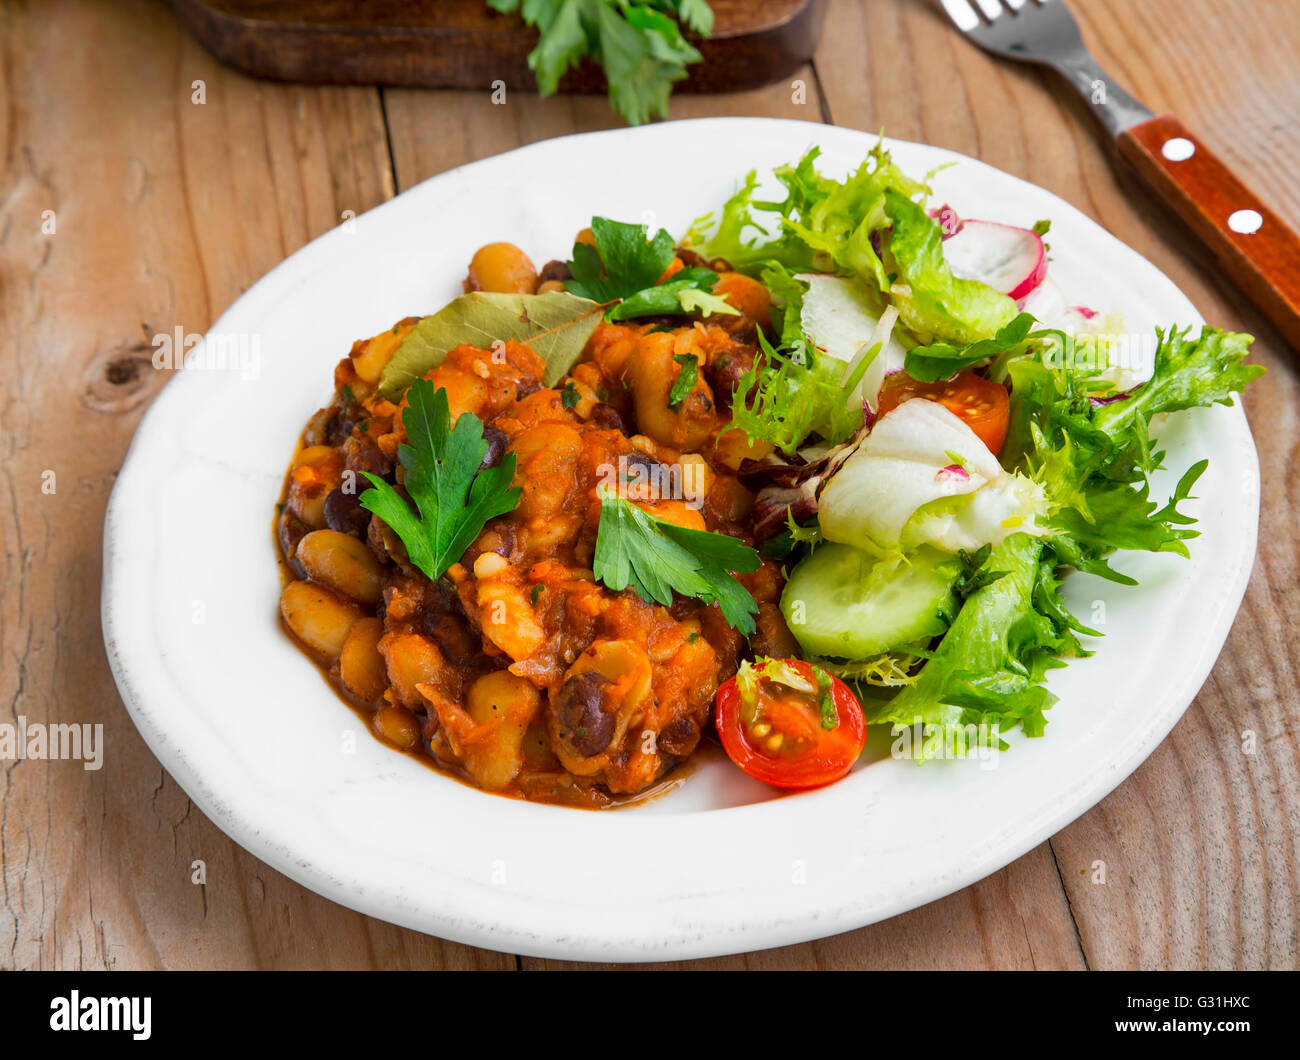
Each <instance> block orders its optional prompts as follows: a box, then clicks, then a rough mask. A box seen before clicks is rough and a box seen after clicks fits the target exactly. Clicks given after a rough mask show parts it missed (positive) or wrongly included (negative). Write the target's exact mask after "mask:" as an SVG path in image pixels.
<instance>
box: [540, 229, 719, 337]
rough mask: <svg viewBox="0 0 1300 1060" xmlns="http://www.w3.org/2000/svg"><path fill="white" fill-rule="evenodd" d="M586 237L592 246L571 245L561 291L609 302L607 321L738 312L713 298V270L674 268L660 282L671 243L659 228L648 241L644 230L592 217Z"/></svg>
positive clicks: (672, 252)
mask: <svg viewBox="0 0 1300 1060" xmlns="http://www.w3.org/2000/svg"><path fill="white" fill-rule="evenodd" d="M591 234H592V239H593V241H594V244H595V245H594V246H593V245H592V244H590V243H574V244H573V260H572V261H570V262H569V263H568V266H569V272H570V274H571V277H572V278H571V279H569V280H567V281H566V282H565V285H564V286H565V288H566V290H568V291H569V292H570V293H571V294H575V295H579V296H580V297H582V298H588V299H591V300H592V301H594V302H600V303H602V304H606V305H610V304H611V303H613V304H612V305H610V308H609V310H608V311H607V312H606V314H605V315H606V318H607V319H609V320H632V319H635V318H637V317H649V316H675V315H678V314H683V313H696V312H698V313H701V314H702V315H704V316H708V315H710V314H711V313H719V312H721V313H731V314H734V313H736V312H737V311H736V310H735V309H733V308H732V307H731V305H730V304H729V303H727V302H726V301H724V300H723V299H722V298H720V297H719V296H717V295H715V294H714V293H713V285H714V284H715V283H717V282H718V274H717V273H716V272H714V271H713V270H712V269H706V268H702V267H700V266H698V265H697V266H692V267H690V268H685V269H678V271H677V272H675V273H673V275H672V276H670V277H668V278H667V279H666V280H664V281H663V282H662V283H661V282H660V278H661V277H662V276H663V275H664V273H665V272H666V271H667V269H668V266H669V265H671V264H672V261H673V257H674V255H675V253H676V243H675V241H674V240H673V237H672V236H671V235H669V234H668V231H667V230H666V229H663V228H661V229H659V231H658V232H657V233H656V234H655V236H654V238H653V239H651V238H650V233H649V230H648V229H647V228H646V226H645V225H638V224H627V223H625V222H622V221H611V220H609V219H608V218H605V217H593V218H592V219H591Z"/></svg>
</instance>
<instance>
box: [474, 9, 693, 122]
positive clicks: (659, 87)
mask: <svg viewBox="0 0 1300 1060" xmlns="http://www.w3.org/2000/svg"><path fill="white" fill-rule="evenodd" d="M488 6H489V7H491V8H492V9H493V10H495V11H502V12H511V11H518V12H519V13H520V16H521V17H522V18H523V20H524V21H525V22H526V23H527V24H528V25H530V26H535V27H536V28H537V29H538V30H539V32H540V36H539V38H538V41H537V47H536V48H534V49H533V51H532V54H530V55H529V56H528V65H529V66H530V67H532V69H533V72H534V73H535V74H536V75H537V91H538V93H539V94H540V95H543V96H549V95H551V94H553V93H554V92H555V91H556V89H557V88H559V84H560V78H562V77H563V76H564V74H565V72H566V71H567V70H568V69H569V68H570V67H572V66H576V65H577V64H578V62H579V61H580V60H581V59H582V57H583V56H590V57H591V58H592V59H593V60H595V62H597V63H598V64H599V65H600V66H601V67H602V68H603V69H604V71H605V79H606V80H607V81H608V82H609V101H610V103H611V104H612V105H613V107H614V109H615V110H617V111H618V112H619V113H620V114H621V115H623V117H624V118H625V119H626V120H627V121H628V122H629V123H630V124H632V125H641V124H643V123H645V122H647V121H649V120H650V118H652V117H654V116H655V115H658V116H659V117H662V118H666V117H668V96H669V93H670V92H672V87H673V83H674V82H675V81H680V80H681V79H682V78H684V77H685V76H686V67H687V66H688V65H690V64H691V63H697V62H699V61H700V53H699V52H698V51H697V50H696V49H695V47H694V46H693V45H692V44H691V43H690V42H689V41H688V40H687V39H686V38H685V37H684V36H682V30H681V25H685V26H686V27H687V28H689V29H691V30H693V31H694V32H695V33H698V34H699V35H700V36H701V37H707V36H709V34H710V33H712V32H713V11H712V9H711V8H710V7H709V5H708V3H707V0H488ZM679 22H680V23H681V25H679Z"/></svg>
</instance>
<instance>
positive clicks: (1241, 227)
mask: <svg viewBox="0 0 1300 1060" xmlns="http://www.w3.org/2000/svg"><path fill="white" fill-rule="evenodd" d="M1263 223H1264V218H1262V217H1261V216H1260V215H1259V211H1258V210H1237V211H1236V212H1235V213H1233V214H1230V215H1229V217H1228V227H1229V228H1231V229H1232V230H1233V231H1234V232H1240V233H1241V234H1242V235H1243V236H1248V235H1250V234H1251V232H1258V231H1259V228H1260V225H1262V224H1263Z"/></svg>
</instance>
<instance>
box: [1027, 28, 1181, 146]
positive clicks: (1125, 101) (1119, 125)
mask: <svg viewBox="0 0 1300 1060" xmlns="http://www.w3.org/2000/svg"><path fill="white" fill-rule="evenodd" d="M1050 65H1051V66H1052V67H1054V68H1055V69H1056V70H1057V71H1058V72H1059V73H1060V74H1061V75H1062V76H1063V77H1064V78H1065V79H1066V80H1067V81H1069V82H1070V84H1072V85H1073V86H1074V87H1075V88H1076V89H1078V90H1079V93H1080V94H1081V95H1082V96H1083V99H1084V102H1085V103H1087V104H1088V109H1089V110H1091V111H1092V112H1093V114H1095V115H1096V116H1097V119H1098V120H1099V121H1100V122H1101V123H1102V125H1104V126H1105V127H1106V131H1107V132H1109V133H1110V134H1111V136H1118V135H1119V134H1120V133H1122V132H1123V131H1124V130H1125V129H1129V128H1132V127H1133V126H1134V125H1138V124H1140V123H1141V122H1144V121H1148V120H1149V119H1151V118H1153V117H1155V115H1154V114H1152V112H1151V111H1149V110H1148V109H1147V108H1146V107H1144V106H1143V105H1142V104H1141V103H1139V102H1138V101H1137V100H1136V99H1134V98H1133V97H1132V96H1130V95H1129V94H1128V93H1127V92H1125V91H1124V90H1123V89H1122V88H1120V87H1119V85H1118V84H1117V83H1116V82H1115V80H1114V79H1113V78H1111V77H1110V76H1109V75H1108V74H1107V73H1106V71H1104V70H1103V69H1102V68H1101V67H1100V66H1098V65H1097V62H1096V60H1095V59H1093V57H1092V56H1091V55H1089V54H1088V53H1087V52H1086V51H1083V50H1082V49H1080V50H1079V51H1078V52H1077V53H1075V54H1073V55H1070V56H1067V57H1063V58H1060V59H1055V60H1052V61H1051V63H1050Z"/></svg>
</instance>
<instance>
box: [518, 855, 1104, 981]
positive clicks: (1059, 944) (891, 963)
mask: <svg viewBox="0 0 1300 1060" xmlns="http://www.w3.org/2000/svg"><path fill="white" fill-rule="evenodd" d="M629 967H637V968H642V967H645V968H656V969H663V970H679V969H686V970H692V971H709V970H741V969H758V970H778V969H779V970H788V969H798V970H821V971H844V970H864V969H866V970H874V969H904V970H914V969H954V968H960V969H984V968H998V969H1014V970H1020V971H1027V970H1032V969H1035V968H1052V969H1062V968H1064V969H1075V970H1079V969H1082V968H1083V967H1084V963H1083V954H1082V952H1081V950H1080V948H1079V943H1078V938H1077V936H1076V934H1075V931H1074V927H1073V923H1072V921H1071V919H1070V910H1069V907H1068V905H1067V903H1066V900H1065V893H1064V892H1063V891H1062V889H1061V881H1060V878H1059V877H1058V876H1057V872H1056V864H1055V862H1054V860H1053V858H1052V853H1051V851H1050V850H1049V849H1048V847H1047V844H1046V843H1044V844H1042V845H1041V846H1039V847H1037V848H1035V849H1034V850H1032V851H1030V852H1029V853H1028V854H1026V855H1025V856H1024V857H1023V858H1020V859H1019V860H1018V861H1016V862H1014V863H1012V864H1011V865H1008V866H1007V867H1006V868H1005V869H1002V870H1001V871H1000V872H995V873H994V874H993V875H992V876H989V877H988V878H986V879H984V880H981V881H980V882H979V883H977V884H974V885H973V886H971V887H967V888H966V889H965V890H962V891H958V892H957V893H956V894H951V895H949V896H948V897H947V898H943V899H940V900H939V901H937V902H932V903H930V904H929V905H927V906H922V907H921V908H920V909H914V910H912V911H911V912H910V913H904V914H903V915H902V916H897V917H894V918H893V919H892V920H886V921H883V922H882V923H879V924H873V925H871V926H870V927H866V928H862V929H861V930H859V931H850V932H846V933H844V934H842V935H834V936H831V937H830V938H826V939H820V940H818V941H816V942H806V943H803V944H801V945H798V946H785V947H781V948H779V949H771V950H760V951H758V952H755V953H746V954H738V955H736V956H732V957H719V958H715V959H710V960H699V961H672V962H665V963H660V964H652V965H600V964H585V963H581V962H575V961H545V960H535V959H533V958H531V957H525V958H523V968H524V970H525V971H532V970H551V971H554V970H574V969H596V968H629Z"/></svg>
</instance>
